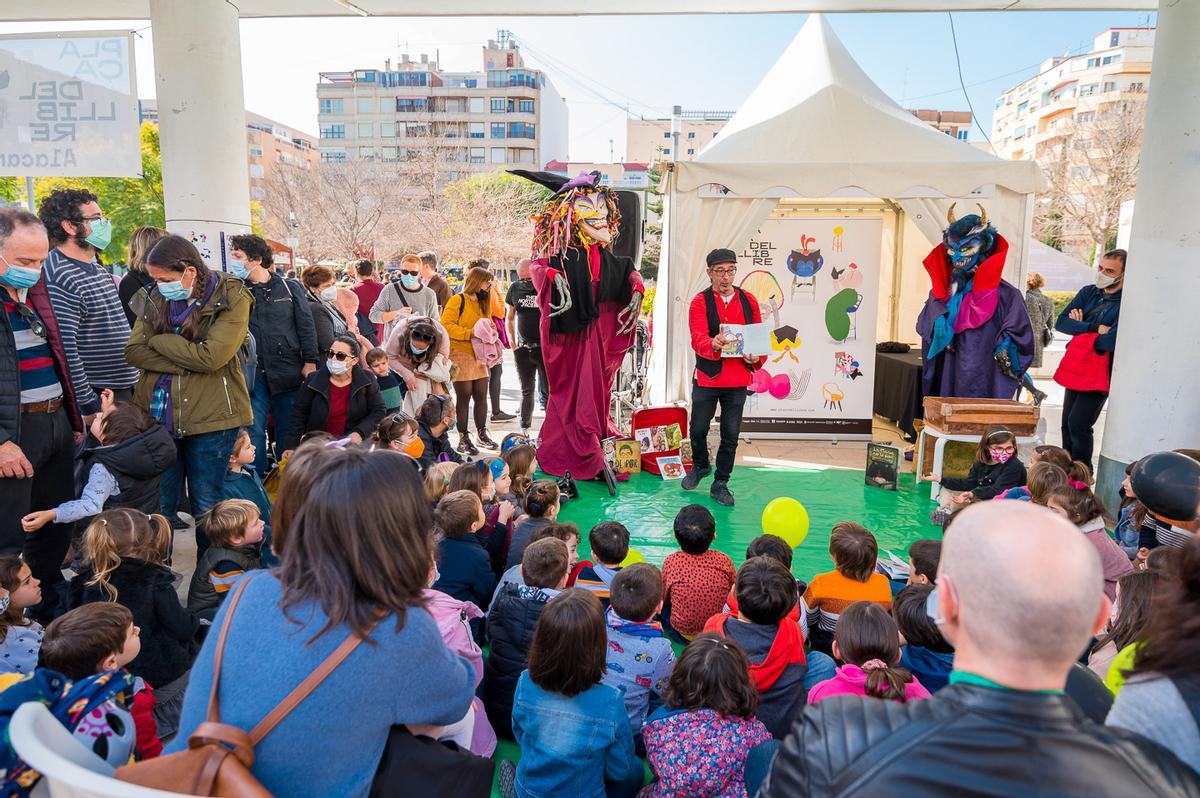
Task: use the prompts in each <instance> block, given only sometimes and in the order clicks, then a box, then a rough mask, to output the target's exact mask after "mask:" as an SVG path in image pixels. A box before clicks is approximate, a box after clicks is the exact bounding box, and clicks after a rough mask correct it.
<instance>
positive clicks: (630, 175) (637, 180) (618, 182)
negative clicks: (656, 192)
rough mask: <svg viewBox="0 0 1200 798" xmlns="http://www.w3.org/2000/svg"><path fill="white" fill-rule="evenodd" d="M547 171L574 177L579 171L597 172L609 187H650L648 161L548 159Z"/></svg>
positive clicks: (633, 188)
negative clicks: (612, 161)
mask: <svg viewBox="0 0 1200 798" xmlns="http://www.w3.org/2000/svg"><path fill="white" fill-rule="evenodd" d="M546 171H547V172H557V173H558V174H560V175H565V176H567V177H575V176H576V175H578V174H579V173H580V172H599V173H600V182H602V183H603V184H604V185H606V186H608V187H609V188H616V189H628V190H632V191H636V190H638V189H645V188H650V187H651V186H650V177H649V172H650V164H648V163H633V162H626V163H595V162H592V161H549V162H547V163H546Z"/></svg>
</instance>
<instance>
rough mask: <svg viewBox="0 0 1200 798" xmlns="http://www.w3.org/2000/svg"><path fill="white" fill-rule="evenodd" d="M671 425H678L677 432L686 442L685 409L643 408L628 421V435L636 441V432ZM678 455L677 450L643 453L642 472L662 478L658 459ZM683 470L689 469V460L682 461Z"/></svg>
mask: <svg viewBox="0 0 1200 798" xmlns="http://www.w3.org/2000/svg"><path fill="white" fill-rule="evenodd" d="M672 424H678V425H679V431H680V433H681V434H682V436H683V439H684V440H686V439H687V436H688V414H687V408H686V407H676V406H675V405H668V406H664V407H643V408H642V409H641V410H635V411H634V412H633V419H632V420H631V421H630V424H629V426H630V434H631V435H632V436H633V437H634V438H635V439H636V438H637V430H640V429H647V428H649V427H669V426H670V425H672ZM676 454H679V449H677V448H676V449H668V450H666V451H662V452H643V453H642V470H643V471H649V472H650V473H651V474H658V475H659V476H662V470H661V469H660V468H659V466H658V459H659V458H660V457H669V456H671V455H676ZM683 465H684V468H691V465H692V461H691V458H688V459H685V460H684V461H683Z"/></svg>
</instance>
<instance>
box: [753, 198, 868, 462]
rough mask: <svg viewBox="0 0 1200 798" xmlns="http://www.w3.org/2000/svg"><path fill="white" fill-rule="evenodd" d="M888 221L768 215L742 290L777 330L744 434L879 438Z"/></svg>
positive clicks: (755, 240) (757, 381)
mask: <svg viewBox="0 0 1200 798" xmlns="http://www.w3.org/2000/svg"><path fill="white" fill-rule="evenodd" d="M882 234H883V220H882V219H881V218H878V217H875V218H869V217H868V218H862V217H851V218H838V217H819V218H797V217H791V218H782V219H768V220H767V221H765V222H763V224H762V226H761V227H760V228H759V230H758V232H756V233H755V234H754V236H753V237H752V238H751V241H750V244H749V245H748V246H747V247H746V248H745V249H744V250H743V251H742V252H740V253H738V277H737V280H738V285H739V286H740V287H741V288H742V289H743V290H745V291H748V292H750V293H751V294H753V295H754V297H755V298H756V299H757V300H758V304H759V306H760V307H761V308H762V312H763V321H764V322H766V323H768V324H769V325H770V327H771V353H770V354H769V355H768V356H767V362H766V365H765V366H764V367H763V368H762V369H761V370H759V371H758V372H756V373H755V379H754V383H753V385H751V386H750V397H749V399H748V400H747V402H746V409H745V413H744V416H743V421H742V431H743V432H747V433H752V434H758V435H761V436H763V437H774V436H780V437H791V436H803V437H830V438H833V437H850V436H866V437H869V436H870V435H871V420H872V406H873V399H874V396H873V394H874V390H875V380H874V372H875V318H876V315H877V314H878V311H879V259H880V253H881V249H882V245H883V244H882Z"/></svg>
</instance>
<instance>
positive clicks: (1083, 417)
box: [1054, 249, 1126, 468]
mask: <svg viewBox="0 0 1200 798" xmlns="http://www.w3.org/2000/svg"><path fill="white" fill-rule="evenodd" d="M1125 257H1126V253H1125V250H1123V249H1114V250H1112V251H1110V252H1106V253H1104V257H1103V258H1101V259H1100V267H1099V268H1098V269H1097V270H1096V283H1095V285H1085V286H1084V287H1083V288H1081V289H1079V293H1078V294H1076V295H1075V297H1074V298H1073V299H1072V300H1071V302H1070V304H1068V305H1067V306H1066V307H1065V308H1063V312H1062V313H1060V314H1059V315H1058V321H1057V322H1055V324H1054V329H1056V330H1058V331H1059V332H1061V333H1066V334H1067V335H1071V336H1076V335H1087V334H1089V333H1091V334H1092V335H1094V338H1093V339H1092V348H1093V349H1094V350H1095V352H1096V354H1099V355H1103V354H1108V355H1110V357H1109V358H1108V367H1109V370H1110V373H1111V370H1112V357H1111V354H1112V352H1113V351H1114V350H1115V349H1116V347H1117V319H1118V317H1119V316H1120V315H1121V289H1122V288H1124V287H1125ZM1058 376H1059V375H1058V374H1055V379H1058ZM1106 381H1107V380H1106ZM1107 398H1108V391H1107V390H1104V391H1075V390H1071V389H1070V388H1068V389H1067V391H1066V394H1065V396H1064V398H1063V413H1062V438H1063V443H1062V445H1063V448H1064V449H1066V450H1067V451H1068V452H1070V453H1071V457H1072V458H1073V459H1075V460H1078V461H1080V462H1081V463H1085V464H1087V467H1088V468H1091V467H1092V449H1093V444H1094V440H1093V430H1092V428H1093V427H1094V426H1096V420H1097V419H1098V418H1100V410H1101V409H1102V408H1103V407H1104V400H1106V399H1107Z"/></svg>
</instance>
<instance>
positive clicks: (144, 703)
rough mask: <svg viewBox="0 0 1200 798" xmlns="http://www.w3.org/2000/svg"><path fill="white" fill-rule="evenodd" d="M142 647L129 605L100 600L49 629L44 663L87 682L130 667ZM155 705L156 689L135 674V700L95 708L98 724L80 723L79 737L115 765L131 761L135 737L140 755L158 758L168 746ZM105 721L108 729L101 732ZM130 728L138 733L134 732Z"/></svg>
mask: <svg viewBox="0 0 1200 798" xmlns="http://www.w3.org/2000/svg"><path fill="white" fill-rule="evenodd" d="M141 649H142V640H141V630H140V629H138V627H136V626H134V625H133V614H132V613H131V612H130V611H129V610H128V608H126V607H123V606H121V605H120V604H110V603H108V602H95V603H92V604H85V605H83V606H82V607H77V608H76V609H73V610H71V611H70V612H68V613H66V614H65V615H63V616H61V617H60V618H58V619H57V620H55V621H54V623H52V624H50V626H49V627H47V628H46V637H45V639H44V640H43V641H42V667H45V668H49V669H50V670H52V671H54V672H56V673H61V674H62V675H63V676H66V677H67V678H68V679H70V680H71V681H81V680H83V679H86V678H88V677H89V676H93V675H95V674H97V673H104V672H105V671H111V670H121V669H123V668H125V666H126V665H128V664H129V663H130V662H132V661H133V659H134V658H135V657H137V655H138V654H139V653H140V652H141ZM154 705H155V700H154V691H153V690H151V689H150V687H149V686H148V685H147V684H146V683H145V682H144V681H143V680H142V679H141V678H140V677H138V678H135V679H134V687H133V701H132V703H128V704H127V703H125V702H121V701H117V700H112V701H109V702H108V703H106V704H105V705H104V707H103V708H102V709H97V710H95V711H94V712H93V716H94V718H95V720H96V723H94V724H93V723H82V724H80V725H79V727H77V728H76V730H75V736H76V738H78V739H80V740H81V742H83V743H84V745H85V746H86V747H87V748H88V750H90V751H92V752H93V753H95V754H97V755H98V756H99V757H100V758H101V759H104V760H106V761H107V762H109V764H112V765H116V766H119V765H123V764H125V763H126V762H128V761H129V755H130V753H131V751H130V747H129V746H128V744H127V743H128V742H134V746H133V750H134V751H136V753H137V758H138V759H139V760H141V759H152V758H153V757H156V756H158V755H159V754H161V753H162V750H163V744H162V741H161V740H159V738H158V726H157V724H155V722H154ZM110 715H115V716H116V719H117V720H118V723H116V724H114V723H113V718H112V717H110ZM104 726H107V729H108V730H107V731H101V728H103V727H104ZM130 731H133V732H134V734H133V735H132V736H131V735H130ZM134 738H136V740H135V739H134Z"/></svg>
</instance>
